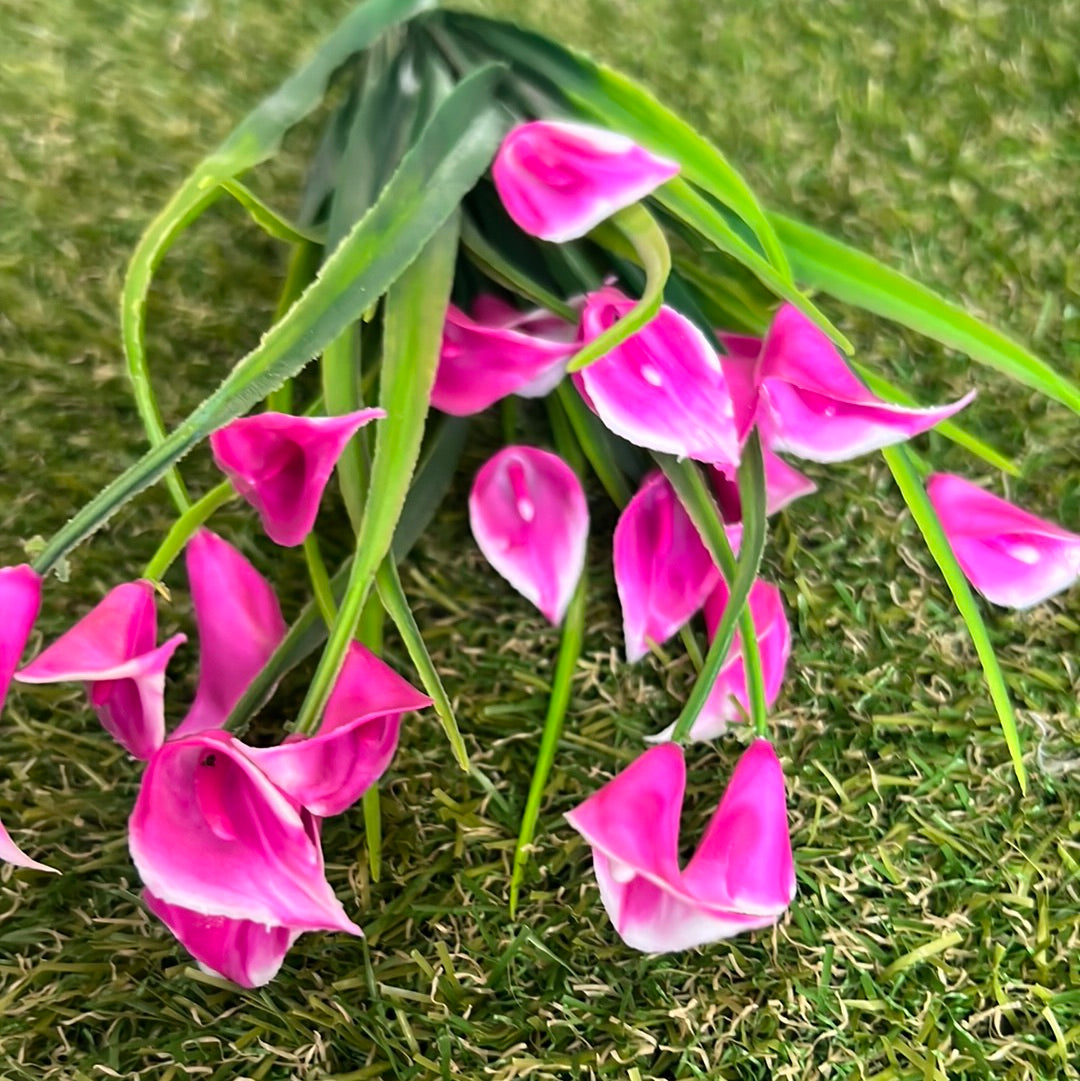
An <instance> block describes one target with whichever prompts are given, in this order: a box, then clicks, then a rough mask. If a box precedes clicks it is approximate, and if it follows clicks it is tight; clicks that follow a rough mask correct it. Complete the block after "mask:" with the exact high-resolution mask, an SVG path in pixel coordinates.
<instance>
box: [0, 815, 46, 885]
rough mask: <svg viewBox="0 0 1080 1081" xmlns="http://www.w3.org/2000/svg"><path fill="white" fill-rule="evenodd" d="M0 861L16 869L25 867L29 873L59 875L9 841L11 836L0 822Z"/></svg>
mask: <svg viewBox="0 0 1080 1081" xmlns="http://www.w3.org/2000/svg"><path fill="white" fill-rule="evenodd" d="M0 860H4V861H6V862H7V863H13V864H15V866H16V867H27V868H29V869H30V870H31V871H49V872H51V873H52V874H54V875H58V874H59V873H60V872H59V871H58V870H57V869H56V868H55V867H50V866H49V865H48V864H46V863H38V861H37V860H33V859H31V858H30V857H29V856H28V855H27V854H26V853H25V852H24V851H23V850H22V849H21V848H20V847H19V846H18V845H17V844H16V843H15V842H14V841H13V840H12V839H11V834H9V833H8V831H7V830H6V829H5V828H4V823H3V822H0Z"/></svg>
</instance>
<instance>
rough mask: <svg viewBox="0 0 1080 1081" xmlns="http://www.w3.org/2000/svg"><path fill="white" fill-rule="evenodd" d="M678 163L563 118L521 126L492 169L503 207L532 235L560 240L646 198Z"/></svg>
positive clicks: (581, 232)
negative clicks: (562, 119) (561, 119)
mask: <svg viewBox="0 0 1080 1081" xmlns="http://www.w3.org/2000/svg"><path fill="white" fill-rule="evenodd" d="M678 171H679V166H678V165H677V164H676V163H675V162H673V161H668V160H667V159H666V158H661V157H658V156H657V155H655V154H651V153H649V151H647V150H644V149H643V148H642V147H640V146H638V145H637V143H635V142H634V141H633V140H631V139H628V138H627V137H626V136H625V135H618V134H616V133H615V132H613V131H607V130H606V129H604V128H597V127H593V126H591V125H588V124H578V123H569V122H567V121H551V120H536V121H533V122H531V123H528V124H520V125H519V126H518V127H516V128H514V129H513V131H511V132H510V134H509V135H507V136H506V138H505V139H504V140H503V142H502V146H501V147H499V152H498V154H496V155H495V162H494V164H493V165H492V167H491V174H492V177H493V179H494V180H495V188H496V190H497V191H498V193H499V198H500V199H501V200H502V204H503V206H504V207H506V212H507V213H508V214H509V215H510V217H511V218H513V220H514V222H515V223H516V224H517V225H518V226H520V227H521V228H522V229H523V230H524V231H525V232H526V233H528V234H529V235H530V236H536V237H540V238H541V239H542V240H551V241H554V242H555V243H557V244H562V243H564V242H565V241H567V240H575V239H576V238H578V237H582V236H584V235H585V234H586V233H587V232H588V231H589V230H590V229H592V228H593V227H594V226H597V225H599V224H600V222H602V221H604V219H605V218H609V217H611V215H612V214H614V213H615V212H616V211H617V210H622V209H623V208H624V207H627V206H630V204H631V203H636V202H637V201H638V200H639V199H644V198H645V196H646V195H648V194H649V193H650V192H652V191H654V190H655V189H656V188H658V187H659V186H660V185H661V184H663V183H664V182H665V181H667V180H670V179H671V178H672V177H673V176H675V175H676V173H678Z"/></svg>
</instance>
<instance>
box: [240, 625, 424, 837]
mask: <svg viewBox="0 0 1080 1081" xmlns="http://www.w3.org/2000/svg"><path fill="white" fill-rule="evenodd" d="M430 705H431V699H430V698H428V696H427V695H425V694H421V693H420V692H419V691H418V690H416V688H415V687H413V686H412V685H411V684H409V683H408V682H406V681H405V680H404V679H402V678H401V676H399V675H398V674H397V673H396V672H395V671H394V670H393V669H392V668H390V667H389V666H388V665H386V664H384V663H383V662H382V661H381V660H379V658H378V657H376V656H375V654H374V653H372V652H371V651H370V650H368V649H365V648H364V647H363V646H362V645H360V643H359V642H353V643H352V644H351V645H350V646H349V651H348V653H347V654H346V656H345V664H344V667H343V668H342V669H341V674H340V675H339V676H338V679H337V682H336V683H335V684H334V689H333V691H331V693H330V699H329V701H328V702H327V704H326V713H325V715H324V718H323V723H322V727H321V728H320V729H319V731H318V733H317V734H316V735H314V736H290V737H289V739H288V740H287V741H286V742H285V743H282V744H280V745H279V746H277V747H260V748H249V749H248V750H247V752H246V753H247V755H248V757H249V758H250V759H251V760H252V761H253V762H254V763H255V764H256V765H257V766H258V767H259V768H260V769H261V770H262V771H263V772H264V773H265V774H266V775H267V776H268V777H269V778H270V780H272V781H273V782H274V784H276V785H277V786H278V787H279V788H280V789H281V790H282V791H283V792H285V793H287V794H288V795H289V796H291V797H292V798H293V799H295V800H296V801H297V802H298V803H300V804H302V805H303V806H304V807H306V808H307V809H308V810H309V811H311V812H312V814H316V815H319V816H320V817H321V818H328V817H329V816H330V815H336V814H341V812H342V811H345V810H347V809H348V808H349V807H351V806H352V805H353V804H354V803H355V802H356V801H357V800H358V799H359V798H360V797H361V796H362V795H363V794H364V793H365V792H366V791H367V790H368V789H369V788H370V787H371V786H372V785H373V784H374V783H375V782H376V781H377V780H378V779H379V777H381V776H382V774H383V773H384V772H385V771H386V768H387V766H389V765H390V760H391V759H392V758H393V757H394V751H395V750H396V749H397V741H398V729H399V728H400V726H401V716H402V714H403V713H409V712H412V711H413V710H419V709H424V708H425V707H426V706H430Z"/></svg>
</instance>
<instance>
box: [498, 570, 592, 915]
mask: <svg viewBox="0 0 1080 1081" xmlns="http://www.w3.org/2000/svg"><path fill="white" fill-rule="evenodd" d="M584 636H585V576H584V575H582V577H581V580H580V581H579V582H578V584H577V588H576V589H575V590H574V595H573V597H572V598H571V600H570V606H569V608H567V611H566V618H565V621H564V622H563V629H562V638H561V640H560V642H559V656H558V659H557V660H556V662H555V678H554V679H553V680H552V685H551V697H550V698H549V699H548V708H547V715H546V716H545V718H544V729H543V732H542V734H541V736H540V749H539V751H538V752H537V755H536V767H535V768H534V769H533V775H532V781H531V782H530V784H529V794H528V796H527V797H526V798H525V812H524V814H522V816H521V828H520V829H519V830H518V838H517V844H516V845H515V846H514V863H513V867H512V869H511V872H510V915H511V917H513V915H514V913H515V912H516V911H517V903H518V895H519V893H520V891H521V880H522V878H523V877H524V874H525V866H526V864H527V863H528V859H529V845H530V844H532V839H533V837H534V835H535V833H536V823H537V820H538V819H539V817H540V802H541V800H542V799H543V798H544V789H545V787H546V786H547V781H548V777H549V776H550V774H551V767H552V765H553V763H554V761H555V750H556V748H557V747H558V744H559V736H560V735H561V734H562V729H563V722H564V721H565V719H566V710H567V708H568V706H569V705H570V691H571V686H572V683H573V677H574V668H575V667H576V665H577V662H578V658H579V657H580V656H581V646H582V642H583V640H584Z"/></svg>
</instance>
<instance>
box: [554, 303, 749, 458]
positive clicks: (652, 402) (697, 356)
mask: <svg viewBox="0 0 1080 1081" xmlns="http://www.w3.org/2000/svg"><path fill="white" fill-rule="evenodd" d="M633 306H634V302H633V301H632V300H630V299H629V298H628V297H626V296H624V295H623V294H622V293H620V292H619V290H618V289H615V288H614V287H612V286H606V287H604V288H603V289H600V290H598V291H597V292H595V293H590V294H589V296H588V297H587V298H586V301H585V310H584V312H583V314H582V321H581V330H582V338H583V340H584V341H586V342H589V341H592V340H593V339H594V338H596V337H598V336H599V335H600V334H602V333H603V332H604V331H605V330H607V329H608V328H609V327H610V326H612V325H613V324H614V323H615V322H617V321H618V320H619V319H621V318H622V317H623V316H624V315H625V314H626V313H627V312H628V311H629V310H630V309H631V308H632V307H633ZM574 382H575V385H576V386H577V387H578V389H579V391H580V392H581V394H582V396H583V397H584V398H585V400H586V401H587V402H588V404H589V405H590V407H591V408H592V409H593V410H594V411H595V412H596V414H597V416H599V417H600V419H601V420H602V421H603V422H604V424H605V425H606V426H607V427H608V428H610V429H611V430H612V431H613V432H614V433H615V434H616V435H619V436H622V438H623V439H626V440H628V441H629V442H631V443H633V444H635V445H636V446H639V447H646V448H648V449H649V450H656V451H662V452H664V453H667V454H675V455H677V456H679V457H682V458H695V459H697V460H698V461H701V462H712V463H714V464H716V465H725V466H732V467H733V466H736V465H738V462H739V447H740V435H739V427H738V424H737V423H736V402H735V400H734V399H733V397H732V392H731V389H730V388H729V386H728V382H727V377H726V376H725V373H724V366H723V364H722V363H721V360H720V357H719V356H718V355H717V353H716V350H715V349H713V347H712V346H711V345H710V344H709V342H708V340H707V339H706V337H705V335H704V334H702V332H701V331H700V330H699V329H698V328H697V327H696V326H695V325H694V324H693V323H692V322H690V320H689V319H687V318H686V317H685V316H683V315H680V314H679V313H678V312H677V311H675V309H674V308H669V307H667V306H666V305H665V306H664V307H662V308H661V309H660V311H659V313H658V314H657V315H656V316H655V318H653V319H652V320H651V321H650V322H649V323H647V324H646V325H645V326H644V327H643V328H642V329H641V330H639V331H638V332H637V333H636V334H633V335H631V336H630V337H629V338H628V339H627V340H626V341H624V342H623V343H622V344H621V345H618V346H616V347H615V348H614V349H613V350H611V352H609V353H607V354H606V355H605V356H603V357H601V358H600V359H599V360H597V361H595V362H594V363H592V364H590V365H588V366H587V367H585V368H583V369H582V370H581V371H580V372H577V373H575V375H574Z"/></svg>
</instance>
